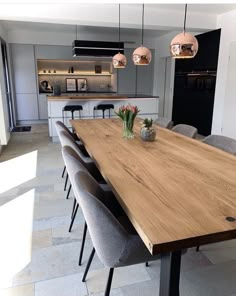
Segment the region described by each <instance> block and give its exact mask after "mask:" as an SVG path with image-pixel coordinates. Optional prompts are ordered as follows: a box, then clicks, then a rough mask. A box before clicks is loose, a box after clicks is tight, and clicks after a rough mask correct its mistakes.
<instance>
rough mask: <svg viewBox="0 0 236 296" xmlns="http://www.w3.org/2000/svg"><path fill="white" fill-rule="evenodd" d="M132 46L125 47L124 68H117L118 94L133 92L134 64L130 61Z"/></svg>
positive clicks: (134, 80)
mask: <svg viewBox="0 0 236 296" xmlns="http://www.w3.org/2000/svg"><path fill="white" fill-rule="evenodd" d="M133 51H134V49H133V48H126V49H125V56H126V58H127V65H126V67H125V68H124V69H117V89H118V93H120V94H135V85H136V66H135V65H134V63H133V61H132V56H133Z"/></svg>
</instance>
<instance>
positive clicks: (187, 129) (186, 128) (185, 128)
mask: <svg viewBox="0 0 236 296" xmlns="http://www.w3.org/2000/svg"><path fill="white" fill-rule="evenodd" d="M172 131H174V132H176V133H179V134H182V135H184V136H186V137H189V138H196V135H197V129H196V127H194V126H191V125H187V124H177V125H176V126H174V127H173V128H172Z"/></svg>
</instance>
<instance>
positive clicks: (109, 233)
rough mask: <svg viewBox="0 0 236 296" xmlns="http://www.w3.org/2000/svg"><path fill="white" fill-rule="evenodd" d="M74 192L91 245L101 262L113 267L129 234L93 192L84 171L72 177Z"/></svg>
mask: <svg viewBox="0 0 236 296" xmlns="http://www.w3.org/2000/svg"><path fill="white" fill-rule="evenodd" d="M74 184H75V189H74V193H75V196H76V198H77V200H78V201H79V204H80V206H81V208H82V211H83V214H84V217H85V220H86V223H87V225H88V229H89V234H90V236H91V239H92V242H93V246H94V247H95V249H96V253H97V255H98V257H99V258H100V260H101V261H102V263H103V264H104V265H105V266H107V267H113V266H115V264H117V263H118V262H119V258H120V257H121V255H122V253H123V250H124V249H125V246H126V243H127V241H128V239H129V234H128V233H127V231H126V230H125V229H124V228H123V226H122V225H121V224H120V223H119V222H118V220H117V219H116V218H115V217H114V215H113V214H112V212H111V211H110V210H109V209H108V208H107V207H106V206H105V205H104V203H103V202H102V199H101V198H99V197H98V196H97V195H96V194H93V193H94V186H96V184H94V180H93V179H92V178H91V176H90V175H89V174H88V173H87V172H85V171H79V172H78V173H77V174H76V175H75V178H74Z"/></svg>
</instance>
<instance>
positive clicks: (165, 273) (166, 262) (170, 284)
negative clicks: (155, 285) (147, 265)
mask: <svg viewBox="0 0 236 296" xmlns="http://www.w3.org/2000/svg"><path fill="white" fill-rule="evenodd" d="M181 255H182V251H181V250H179V251H174V252H168V253H162V254H161V274H160V292H159V296H179V281H180V266H181Z"/></svg>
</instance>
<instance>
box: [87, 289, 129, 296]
mask: <svg viewBox="0 0 236 296" xmlns="http://www.w3.org/2000/svg"><path fill="white" fill-rule="evenodd" d="M88 295H93V296H104V292H101V293H96V294H88ZM110 296H126V295H125V294H123V292H122V291H121V289H120V288H118V289H111V292H110Z"/></svg>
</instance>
